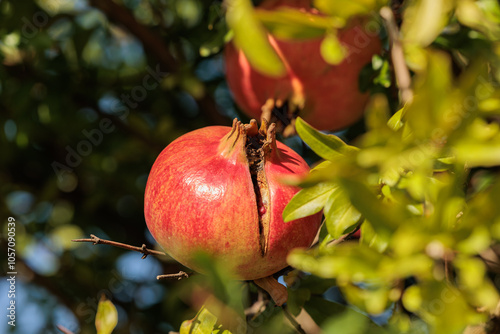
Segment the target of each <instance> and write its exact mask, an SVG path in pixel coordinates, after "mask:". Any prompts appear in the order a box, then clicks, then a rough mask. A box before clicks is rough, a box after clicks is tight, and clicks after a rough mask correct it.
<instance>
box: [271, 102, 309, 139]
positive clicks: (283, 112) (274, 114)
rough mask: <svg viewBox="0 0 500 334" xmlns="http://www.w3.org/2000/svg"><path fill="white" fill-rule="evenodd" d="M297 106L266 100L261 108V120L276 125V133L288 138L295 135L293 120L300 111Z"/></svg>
mask: <svg viewBox="0 0 500 334" xmlns="http://www.w3.org/2000/svg"><path fill="white" fill-rule="evenodd" d="M301 109H302V108H301V106H300V105H299V104H295V103H292V102H289V101H288V100H285V101H282V100H279V99H278V100H274V99H268V100H267V101H266V103H265V104H264V105H263V106H262V116H261V118H262V119H265V120H266V121H269V122H271V123H275V124H277V131H278V132H280V133H283V136H285V137H289V136H292V135H294V134H295V119H296V118H297V116H299V111H300V110H301Z"/></svg>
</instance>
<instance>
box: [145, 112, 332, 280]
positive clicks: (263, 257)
mask: <svg viewBox="0 0 500 334" xmlns="http://www.w3.org/2000/svg"><path fill="white" fill-rule="evenodd" d="M308 171H309V167H308V165H307V164H306V162H305V161H304V160H303V159H302V157H300V156H299V155H298V154H297V153H295V152H294V151H293V150H292V149H290V148H289V147H287V146H286V145H284V144H282V143H281V142H279V141H277V140H276V138H275V125H274V124H271V125H269V126H268V124H267V122H263V124H262V126H261V127H260V128H258V127H257V122H256V121H255V120H252V121H251V122H250V124H242V123H241V122H239V121H237V120H236V119H235V120H234V122H233V126H232V127H225V126H210V127H205V128H201V129H198V130H195V131H192V132H189V133H187V134H185V135H183V136H181V137H179V138H177V139H176V140H175V141H173V142H172V143H171V144H169V145H168V146H167V147H166V148H165V149H164V150H163V151H162V152H161V153H160V155H159V156H158V158H157V159H156V161H155V163H154V165H153V167H152V169H151V172H150V175H149V178H148V182H147V185H146V192H145V198H144V212H145V218H146V223H147V226H148V228H149V230H150V232H151V234H152V235H153V237H154V238H155V239H156V241H157V242H158V243H159V244H160V245H161V246H162V247H163V249H164V250H165V251H166V252H167V253H168V254H169V255H170V256H172V257H173V258H174V259H175V260H177V261H178V262H180V263H181V264H183V265H185V266H187V267H189V268H191V269H193V270H196V271H200V268H199V267H198V266H197V264H196V261H195V256H196V255H197V253H198V252H204V253H206V254H208V255H210V256H212V257H214V258H215V259H217V260H219V261H221V262H222V263H223V264H224V265H226V267H227V268H228V269H229V270H230V271H231V272H232V273H233V274H234V275H235V276H236V277H237V278H239V279H243V280H253V279H258V278H262V277H266V276H269V275H272V274H273V273H275V272H277V271H279V270H281V269H283V268H284V267H286V266H287V263H286V257H287V254H288V253H289V251H290V250H291V249H293V248H297V247H309V246H310V245H311V243H312V242H313V240H314V238H315V236H316V234H317V231H318V229H319V226H320V224H321V215H322V213H318V214H316V215H313V216H309V217H305V218H301V219H298V220H295V221H292V222H288V223H285V222H283V218H282V212H283V209H284V208H285V206H286V205H287V204H288V202H289V201H290V199H291V198H292V197H293V196H294V195H295V194H296V193H297V192H298V191H299V188H297V187H294V186H290V185H284V184H282V183H281V182H280V180H281V179H282V178H284V177H291V176H297V177H299V176H304V175H305V174H307V172H308Z"/></svg>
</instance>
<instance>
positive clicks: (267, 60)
mask: <svg viewBox="0 0 500 334" xmlns="http://www.w3.org/2000/svg"><path fill="white" fill-rule="evenodd" d="M226 21H227V24H228V26H229V27H230V28H231V29H232V30H233V32H234V37H233V42H234V43H235V45H236V46H237V47H238V48H240V49H242V50H243V52H244V53H245V55H246V56H247V58H248V61H249V62H250V64H251V65H252V66H253V67H255V69H257V70H258V71H260V72H262V73H265V74H267V75H269V76H274V77H278V76H282V75H283V74H285V66H284V65H283V63H282V62H281V60H280V58H279V56H278V55H277V54H276V52H275V51H274V49H273V48H272V46H271V44H270V43H269V41H268V39H267V35H266V30H265V29H264V27H263V26H262V25H261V23H260V22H259V20H258V18H257V17H256V15H255V11H254V8H253V6H252V2H251V1H250V0H231V1H227V12H226Z"/></svg>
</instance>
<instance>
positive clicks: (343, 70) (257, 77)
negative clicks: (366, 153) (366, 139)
mask: <svg viewBox="0 0 500 334" xmlns="http://www.w3.org/2000/svg"><path fill="white" fill-rule="evenodd" d="M311 3H312V1H308V0H264V1H263V2H262V3H260V4H259V6H258V7H257V8H258V9H259V10H269V11H272V10H275V9H279V8H281V7H289V8H298V9H301V10H303V11H307V12H309V13H311V14H314V15H322V14H321V13H319V12H318V11H317V10H316V9H314V8H312V4H311ZM368 26H369V20H368V19H367V18H363V17H358V18H353V19H351V21H350V22H349V24H348V25H347V27H345V28H344V29H341V30H339V31H338V36H337V37H338V39H339V41H340V42H341V44H342V45H343V47H344V49H345V50H346V51H347V56H346V58H345V59H344V60H343V61H342V62H341V63H340V64H338V65H331V64H328V63H327V62H326V61H325V60H324V59H323V57H322V55H321V51H320V47H321V42H322V37H321V38H313V39H307V40H280V39H279V38H277V37H274V36H272V35H270V34H268V39H269V42H270V44H271V45H272V47H273V48H274V50H275V51H276V53H277V54H278V56H279V57H280V59H281V61H282V62H283V64H284V65H285V68H286V74H285V75H284V76H282V77H279V78H273V77H270V76H268V75H266V74H263V73H259V72H258V71H257V70H255V69H254V68H252V66H251V65H250V63H249V62H248V60H247V58H246V57H245V55H244V54H243V52H242V51H241V50H239V49H237V48H236V46H235V45H234V44H233V43H232V42H230V43H228V44H227V45H226V47H225V50H224V57H225V67H226V79H227V82H228V85H229V88H230V90H231V91H232V93H233V96H234V99H235V101H236V103H237V104H238V105H239V107H240V108H241V109H242V110H243V111H244V112H245V113H246V114H247V115H248V116H250V117H253V118H257V119H260V118H266V119H268V120H271V121H275V120H276V121H281V122H283V124H284V125H285V126H286V125H287V124H285V123H287V122H292V127H293V120H294V119H295V117H297V116H301V117H302V118H303V119H304V120H305V121H306V122H308V123H309V124H311V126H313V127H315V128H317V129H318V130H338V129H341V128H344V127H347V126H349V125H351V124H353V123H355V122H356V121H358V120H359V119H360V118H361V117H362V115H363V112H364V109H365V106H366V104H367V103H368V98H369V95H368V93H362V92H361V91H360V89H359V83H358V80H359V74H360V72H361V69H362V68H363V67H364V66H365V65H366V64H368V63H370V61H371V59H372V56H373V55H375V54H378V53H380V52H381V49H382V46H381V41H380V38H379V37H378V35H377V34H375V33H374V32H373V31H371V30H369V29H367V27H368ZM271 115H272V116H273V117H271Z"/></svg>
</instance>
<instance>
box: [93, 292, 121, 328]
mask: <svg viewBox="0 0 500 334" xmlns="http://www.w3.org/2000/svg"><path fill="white" fill-rule="evenodd" d="M117 323H118V312H117V311H116V307H115V305H113V303H112V302H111V301H109V300H107V299H106V297H105V296H104V295H102V296H101V300H100V301H99V305H98V306H97V313H96V316H95V327H96V329H97V334H111V333H112V332H113V329H115V327H116V324H117Z"/></svg>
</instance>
